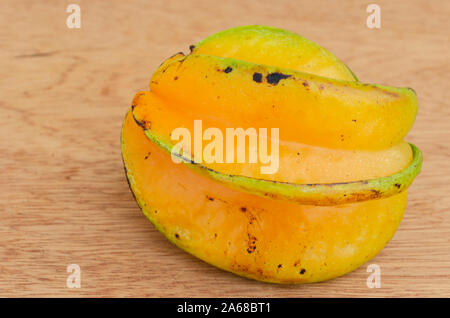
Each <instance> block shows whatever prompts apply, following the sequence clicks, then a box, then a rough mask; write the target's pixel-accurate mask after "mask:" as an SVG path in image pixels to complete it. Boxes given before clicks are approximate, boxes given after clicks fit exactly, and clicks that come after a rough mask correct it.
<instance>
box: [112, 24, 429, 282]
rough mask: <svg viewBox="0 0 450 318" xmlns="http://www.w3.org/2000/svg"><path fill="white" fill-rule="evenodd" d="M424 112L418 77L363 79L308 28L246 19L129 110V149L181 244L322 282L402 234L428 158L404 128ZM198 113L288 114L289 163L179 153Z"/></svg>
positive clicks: (283, 119) (165, 70)
mask: <svg viewBox="0 0 450 318" xmlns="http://www.w3.org/2000/svg"><path fill="white" fill-rule="evenodd" d="M416 113H417V98H416V94H415V92H414V91H413V90H412V89H410V88H396V87H388V86H382V85H373V84H365V83H361V82H359V81H358V80H357V78H356V77H355V75H354V74H353V73H352V72H351V71H350V69H349V68H348V67H347V66H345V65H344V64H343V63H342V62H340V61H339V60H338V59H337V58H336V57H335V56H334V55H332V54H331V53H330V52H328V51H327V50H325V49H324V48H322V47H320V46H319V45H317V44H315V43H313V42H311V41H308V40H306V39H305V38H303V37H301V36H299V35H297V34H294V33H291V32H288V31H284V30H280V29H276V28H271V27H265V26H245V27H238V28H233V29H230V30H226V31H223V32H220V33H217V34H214V35H212V36H210V37H208V38H206V39H205V40H203V41H201V42H199V43H198V44H197V45H195V46H191V53H190V54H188V55H184V54H182V53H178V54H175V55H174V56H172V57H171V58H169V59H168V60H166V61H165V62H164V63H163V64H162V65H161V66H160V67H159V68H158V70H157V71H156V72H155V73H154V74H153V76H152V78H151V81H150V91H144V92H140V93H138V94H137V95H136V97H135V98H134V100H133V103H132V105H131V109H130V110H129V111H128V113H127V115H126V118H125V121H124V124H123V127H122V139H121V147H122V155H123V161H124V165H125V170H126V176H127V179H128V181H129V184H130V188H131V190H132V191H133V193H134V195H135V198H136V200H137V202H138V204H139V206H140V207H141V209H142V211H143V212H144V214H145V215H146V216H147V217H148V218H149V220H150V221H151V222H152V223H153V224H154V225H155V226H156V227H157V228H158V230H159V231H161V233H163V234H164V235H165V236H166V237H167V238H168V239H169V240H170V241H171V242H173V243H174V244H175V245H177V246H178V247H180V248H182V249H183V250H185V251H187V252H189V253H191V254H193V255H195V256H196V257H198V258H200V259H202V260H204V261H206V262H208V263H210V264H212V265H214V266H217V267H219V268H222V269H224V270H227V271H231V272H233V273H236V274H238V275H242V276H245V277H248V278H252V279H256V280H261V281H267V282H275V283H309V282H318V281H323V280H327V279H331V278H334V277H337V276H340V275H343V274H345V273H347V272H349V271H352V270H354V269H356V268H357V267H359V266H360V265H362V264H363V263H365V262H367V261H368V260H370V259H371V258H373V257H374V256H375V255H376V254H377V253H378V252H379V251H380V250H381V249H382V248H383V247H384V246H385V245H386V244H387V242H388V241H389V240H390V239H391V238H392V236H393V235H394V233H395V231H396V229H397V227H398V225H399V224H400V221H401V219H402V216H403V212H404V210H405V206H406V194H407V188H408V186H409V185H410V184H411V182H412V181H413V179H414V178H415V176H416V175H417V174H418V173H419V171H420V167H421V163H422V156H421V152H420V151H419V150H418V149H417V148H416V147H415V146H413V145H411V144H408V143H406V142H404V141H403V138H404V137H405V135H406V134H407V133H408V131H409V130H410V128H411V127H412V125H413V123H414V119H415V116H416ZM194 120H202V125H203V128H204V129H206V128H209V127H214V128H217V129H219V130H221V131H223V132H225V130H226V128H227V127H243V128H244V129H245V128H248V127H266V128H271V127H279V169H278V170H277V171H276V172H275V173H273V174H262V173H261V169H260V168H261V166H262V164H261V163H248V162H247V163H246V162H242V163H217V162H212V163H207V162H200V161H196V160H195V159H196V158H195V157H193V158H194V159H192V158H191V157H189V158H187V157H185V156H184V155H183V154H181V155H180V159H181V161H182V164H176V163H174V162H173V161H172V159H171V151H172V150H173V147H174V146H175V144H176V141H173V140H172V138H171V133H172V132H173V131H174V129H175V128H178V127H186V128H188V129H189V130H190V131H193V123H194ZM224 135H225V133H224ZM246 146H247V147H248V145H246ZM236 150H238V149H236ZM247 150H248V149H247Z"/></svg>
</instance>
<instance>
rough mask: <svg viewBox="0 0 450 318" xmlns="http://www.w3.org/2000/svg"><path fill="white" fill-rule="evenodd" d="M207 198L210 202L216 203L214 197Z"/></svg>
mask: <svg viewBox="0 0 450 318" xmlns="http://www.w3.org/2000/svg"><path fill="white" fill-rule="evenodd" d="M206 198H207V199H208V200H209V201H214V198H213V197H210V196H208V195H207V196H206Z"/></svg>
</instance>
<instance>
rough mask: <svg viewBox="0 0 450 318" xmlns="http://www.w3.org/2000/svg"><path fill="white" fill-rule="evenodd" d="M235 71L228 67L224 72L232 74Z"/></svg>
mask: <svg viewBox="0 0 450 318" xmlns="http://www.w3.org/2000/svg"><path fill="white" fill-rule="evenodd" d="M232 70H233V68H231V67H229V66H228V67H227V68H226V69H224V70H223V72H224V73H230V72H231V71H232Z"/></svg>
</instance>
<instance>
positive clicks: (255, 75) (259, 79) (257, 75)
mask: <svg viewBox="0 0 450 318" xmlns="http://www.w3.org/2000/svg"><path fill="white" fill-rule="evenodd" d="M253 80H254V81H255V82H256V83H261V82H262V74H261V73H253Z"/></svg>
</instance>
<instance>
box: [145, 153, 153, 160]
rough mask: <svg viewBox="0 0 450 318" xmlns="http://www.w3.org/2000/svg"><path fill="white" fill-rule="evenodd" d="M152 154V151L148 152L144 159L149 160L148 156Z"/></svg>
mask: <svg viewBox="0 0 450 318" xmlns="http://www.w3.org/2000/svg"><path fill="white" fill-rule="evenodd" d="M151 154H152V153H151V152H148V153H147V155H146V156H145V158H144V160H147V159H148V156H150V155H151Z"/></svg>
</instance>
